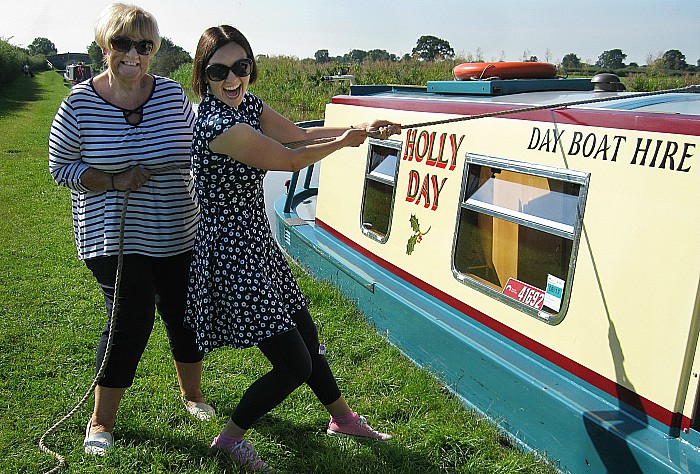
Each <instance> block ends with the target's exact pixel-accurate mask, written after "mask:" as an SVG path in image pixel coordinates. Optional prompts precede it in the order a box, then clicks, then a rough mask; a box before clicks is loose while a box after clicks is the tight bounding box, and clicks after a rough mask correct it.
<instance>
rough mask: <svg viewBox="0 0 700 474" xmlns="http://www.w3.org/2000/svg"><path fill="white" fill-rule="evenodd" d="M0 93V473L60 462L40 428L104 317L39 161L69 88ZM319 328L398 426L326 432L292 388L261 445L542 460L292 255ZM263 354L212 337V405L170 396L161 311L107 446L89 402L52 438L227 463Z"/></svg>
mask: <svg viewBox="0 0 700 474" xmlns="http://www.w3.org/2000/svg"><path fill="white" fill-rule="evenodd" d="M21 79H22V80H20V81H16V82H15V83H13V84H12V86H11V87H9V88H6V89H4V90H3V91H2V92H0V130H2V134H0V203H2V204H1V206H0V324H2V330H1V331H0V367H2V370H3V377H1V378H0V407H2V408H1V409H2V423H0V472H3V473H26V472H45V471H47V470H49V469H51V468H52V467H54V465H55V461H54V460H53V459H52V458H50V457H48V456H45V455H44V454H42V453H41V452H40V451H39V450H38V447H37V442H38V440H39V438H40V437H41V436H42V434H43V433H44V432H45V431H46V429H48V427H49V426H51V425H52V424H53V423H54V422H55V421H56V420H58V419H59V418H61V417H62V416H63V415H64V414H66V413H67V412H68V411H70V410H71V409H72V407H73V406H74V405H75V404H76V403H77V401H78V400H79V399H80V398H81V397H82V396H83V394H84V392H85V390H87V388H88V387H89V386H90V383H91V380H92V375H93V370H94V369H93V365H94V357H95V347H96V343H97V337H98V334H99V332H100V331H101V329H102V326H103V325H104V321H105V315H104V302H103V300H102V298H101V295H100V293H99V291H98V288H97V285H96V284H95V283H94V281H93V280H92V277H91V276H90V275H89V272H88V271H87V270H86V268H85V267H84V265H83V264H82V263H81V262H79V261H78V260H77V258H76V251H75V244H74V242H73V235H72V228H71V225H72V224H71V216H70V202H69V199H70V197H69V192H68V190H67V189H65V188H60V187H58V186H56V185H55V184H54V183H53V181H52V180H51V178H50V176H49V174H48V171H47V147H46V140H47V134H48V129H49V126H50V123H51V120H52V118H53V115H54V113H55V111H56V109H57V107H58V105H59V103H60V101H61V99H62V98H63V97H65V95H66V94H67V92H68V89H67V88H66V87H65V86H64V85H63V83H62V80H61V77H60V76H59V75H58V74H56V73H55V72H46V73H42V74H39V75H37V77H36V78H34V79H32V80H29V79H25V78H21ZM297 275H298V277H299V279H300V284H301V286H302V289H303V290H304V291H305V292H306V294H307V295H308V296H309V298H310V301H311V306H310V309H311V311H312V314H313V315H314V317H315V318H316V320H317V321H318V325H319V330H320V334H321V339H322V340H323V342H324V343H325V344H326V345H327V346H328V348H329V359H330V362H331V364H332V366H333V367H334V369H335V371H336V374H337V376H338V379H339V383H340V385H341V387H342V389H343V391H344V392H345V394H346V397H347V398H348V400H349V401H350V402H351V404H352V405H353V407H354V408H355V409H356V410H357V411H359V412H360V413H363V414H366V415H367V416H368V418H369V419H370V420H371V421H372V422H373V424H374V425H376V426H377V427H378V428H381V429H383V430H387V431H389V432H391V433H392V434H394V435H395V440H393V441H392V442H391V443H388V444H376V443H370V444H366V443H360V442H356V441H354V440H350V439H337V438H331V437H328V436H326V435H325V424H326V423H327V417H326V414H325V412H324V410H323V409H322V408H321V407H320V406H319V404H318V403H317V401H316V400H315V398H314V396H313V394H312V393H311V391H310V390H309V389H308V388H306V387H303V388H301V389H299V390H297V391H296V392H295V393H294V394H293V395H292V396H291V397H289V398H288V399H287V400H286V401H285V402H284V403H283V405H282V406H280V407H278V408H277V409H276V410H274V411H273V412H272V413H270V414H269V415H267V416H265V417H264V418H263V419H262V420H260V422H259V423H258V424H257V425H256V426H255V429H254V430H253V431H252V432H251V438H252V440H253V442H254V443H255V445H256V447H257V448H258V450H259V452H260V453H261V455H262V456H263V457H264V458H266V459H267V460H269V461H270V463H271V464H273V465H274V466H275V467H276V468H277V469H278V470H279V471H280V472H292V473H304V472H314V473H324V472H327V473H337V472H357V473H378V472H379V473H382V472H387V473H439V472H470V473H485V472H488V473H492V472H499V473H515V472H518V473H547V472H552V470H551V468H549V467H548V466H547V465H545V464H544V463H543V462H542V461H541V460H539V459H537V458H536V457H534V456H533V455H531V454H524V453H522V452H519V451H518V450H517V449H514V448H513V447H511V446H509V444H508V443H507V442H506V441H505V440H504V438H503V437H502V436H501V435H500V434H499V433H498V432H497V431H496V430H495V429H494V428H493V426H492V425H490V424H489V423H488V422H486V421H485V420H483V419H482V418H480V417H479V416H476V415H475V414H473V413H471V412H469V411H467V410H464V409H463V407H462V406H461V405H460V404H459V403H458V401H457V400H455V399H454V398H453V397H451V396H449V395H448V394H446V393H445V392H444V391H443V389H442V387H441V386H440V385H439V384H438V383H436V381H435V380H434V379H433V378H432V377H431V376H430V375H429V374H427V373H425V372H424V371H421V370H418V369H416V368H415V367H413V366H412V365H411V364H410V363H409V362H408V361H407V360H406V359H405V358H403V357H402V356H401V355H400V354H399V353H398V351H396V350H395V349H394V348H392V347H391V346H390V345H388V344H387V343H386V342H385V341H384V340H383V339H382V338H381V337H380V336H378V335H377V334H376V333H375V332H374V331H373V330H372V328H371V327H370V326H368V325H367V324H366V323H365V321H364V319H363V318H362V315H361V314H360V313H359V312H358V310H357V309H356V308H355V307H354V306H353V305H351V304H350V303H348V302H347V301H346V300H344V299H343V298H342V297H341V296H340V295H339V294H338V293H337V292H336V291H335V290H334V289H333V288H331V287H329V286H327V285H325V284H319V283H317V282H315V281H313V280H311V279H310V278H308V277H307V276H305V275H304V274H302V273H300V272H299V271H298V270H297ZM265 370H267V362H266V361H265V359H264V358H263V357H261V355H260V354H259V352H258V351H256V350H247V351H235V350H218V351H216V352H214V353H213V354H211V355H210V356H208V357H207V359H206V360H205V375H204V383H203V388H204V392H205V394H206V395H207V397H208V399H209V401H210V402H212V404H213V405H214V406H215V407H216V408H217V409H218V413H219V414H218V416H217V417H216V419H215V420H214V421H212V422H209V423H200V422H197V421H195V420H193V419H191V418H190V417H189V416H188V415H187V414H186V413H185V411H184V410H183V408H182V407H181V405H180V401H179V397H178V395H179V392H178V388H177V383H176V379H175V371H174V368H173V365H172V362H171V359H170V354H169V350H168V346H167V342H166V337H165V333H164V329H163V326H162V324H161V323H157V324H156V329H155V331H154V334H153V336H152V337H151V340H150V342H149V346H148V348H147V350H146V354H145V355H144V357H143V359H142V361H141V364H140V366H139V369H138V374H137V378H136V382H135V384H134V386H133V387H131V388H130V389H129V391H128V392H127V395H126V397H125V399H124V401H123V403H122V406H121V408H120V412H119V418H118V422H117V428H116V430H115V436H116V439H117V444H116V447H117V449H115V450H114V452H113V453H112V454H110V455H109V456H107V457H106V458H104V459H94V458H92V457H88V456H85V455H84V453H83V450H82V445H81V444H82V437H83V430H84V426H85V423H86V420H87V418H88V416H89V414H90V411H91V409H92V402H89V403H88V406H86V407H84V408H83V409H82V410H81V411H80V412H79V413H78V414H77V416H75V417H74V418H72V419H71V420H70V421H69V422H68V423H67V424H66V425H65V426H64V427H63V428H62V429H61V430H60V431H59V432H58V433H56V434H55V435H53V436H52V437H51V438H49V440H48V443H47V444H48V446H49V447H50V448H52V449H54V450H56V451H58V452H60V453H61V454H63V455H64V456H66V458H67V462H68V465H67V469H66V471H65V472H71V473H91V472H101V473H104V472H108V473H120V474H125V473H126V474H129V473H133V474H137V473H138V474H142V473H219V472H238V471H237V470H236V469H234V468H233V467H231V465H230V464H229V463H228V462H227V461H226V460H225V459H223V458H222V457H218V456H216V455H214V454H212V453H211V452H210V451H209V449H208V442H209V441H210V440H211V439H212V438H213V437H214V436H215V435H216V434H217V433H218V431H219V430H220V428H221V427H222V426H223V424H224V423H225V421H226V419H227V416H228V415H229V414H230V413H231V411H232V409H233V407H234V406H235V404H236V402H237V400H238V399H239V397H240V396H241V393H242V391H243V390H244V389H245V388H246V387H247V386H248V385H249V384H250V383H251V382H252V381H253V380H255V379H256V378H257V377H258V376H259V375H260V374H261V373H263V372H264V371H265Z"/></svg>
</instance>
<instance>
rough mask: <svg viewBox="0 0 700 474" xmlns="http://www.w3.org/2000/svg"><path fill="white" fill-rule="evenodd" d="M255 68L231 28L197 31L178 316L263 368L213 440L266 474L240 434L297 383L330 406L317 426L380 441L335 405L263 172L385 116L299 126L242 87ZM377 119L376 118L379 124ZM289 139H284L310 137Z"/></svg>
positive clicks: (368, 128) (342, 143)
mask: <svg viewBox="0 0 700 474" xmlns="http://www.w3.org/2000/svg"><path fill="white" fill-rule="evenodd" d="M256 77H257V66H256V62H255V57H254V55H253V52H252V50H251V47H250V45H249V43H248V40H247V39H246V38H245V37H244V36H243V34H242V33H241V32H240V31H238V30H237V29H235V28H233V27H231V26H220V27H214V28H209V29H208V30H206V31H205V32H204V34H203V35H202V36H201V38H200V40H199V44H198V46H197V51H196V53H195V59H194V66H193V78H192V82H193V89H194V90H195V92H196V93H197V94H198V95H199V97H200V98H201V99H202V102H201V103H200V106H199V109H198V110H199V112H198V118H197V121H196V124H195V132H194V142H193V148H192V150H193V158H192V159H193V162H192V171H193V175H194V178H195V188H196V190H197V194H198V197H199V199H200V204H201V208H202V220H201V222H200V227H199V230H198V233H197V241H196V244H195V250H194V256H193V263H192V270H191V272H190V275H191V283H190V289H189V302H188V308H187V313H186V316H185V321H186V324H189V325H191V326H192V327H193V328H194V329H195V331H196V333H197V341H198V343H199V347H200V349H201V350H202V351H204V352H207V351H211V350H213V349H214V348H216V347H220V346H232V347H236V348H239V349H243V348H247V347H253V346H257V347H258V348H259V349H260V350H261V351H262V353H263V354H264V355H265V357H267V359H268V360H269V361H270V363H271V364H272V369H271V370H270V371H269V372H268V373H267V374H265V375H263V376H262V377H260V378H259V379H258V380H257V381H256V382H254V383H253V384H252V385H251V386H250V387H249V388H248V389H247V390H246V392H245V393H244V394H243V396H242V397H241V399H240V401H239V402H238V405H237V407H236V408H235V410H234V411H233V414H232V415H231V418H230V420H229V421H228V423H227V424H226V426H225V427H224V429H223V430H222V431H221V433H220V434H219V435H218V436H217V437H216V438H215V439H214V441H213V442H212V447H214V448H218V449H221V450H223V451H225V452H226V453H228V455H230V457H231V458H232V460H233V461H234V462H235V463H236V464H238V465H241V466H244V467H245V468H246V469H248V470H252V471H267V470H269V466H268V464H267V463H265V462H264V461H262V460H261V459H260V458H259V457H258V455H257V453H256V451H255V449H254V448H253V446H252V445H251V443H250V441H248V440H246V439H244V435H245V433H246V431H247V430H248V429H249V428H251V426H252V425H253V423H254V422H255V421H256V420H258V419H259V418H260V417H261V416H262V415H264V414H265V413H267V412H268V411H270V410H272V409H273V408H274V407H276V406H277V405H278V404H279V403H281V402H282V400H284V399H285V398H286V397H287V396H288V395H289V394H290V393H291V392H292V391H294V390H295V389H296V388H297V387H299V386H300V385H301V384H303V383H306V384H307V385H308V386H309V387H311V389H312V390H313V391H314V393H315V395H316V397H317V398H318V400H319V401H320V402H321V403H322V404H323V405H324V406H325V408H326V410H327V411H328V412H329V413H330V415H331V420H330V423H329V426H328V428H327V432H328V433H329V434H332V435H346V436H356V437H361V438H369V439H375V440H381V441H386V440H388V439H389V438H391V436H390V435H387V434H384V433H380V432H378V431H376V430H374V429H372V428H371V427H370V426H369V425H368V424H367V421H366V420H365V418H364V417H361V416H358V415H357V414H356V413H355V412H353V411H352V410H351V409H350V407H349V406H348V404H347V403H346V402H345V399H344V398H343V396H342V394H341V393H340V390H339V389H338V385H337V384H336V380H335V378H334V376H333V373H332V372H331V369H330V367H329V366H328V362H327V361H326V358H325V356H324V355H323V350H322V348H321V346H320V345H319V340H318V332H317V330H316V326H315V324H314V322H313V320H312V319H311V316H310V314H309V312H308V310H307V309H306V300H305V298H304V296H303V295H302V294H301V291H300V290H299V287H298V286H297V283H296V281H295V280H294V277H293V276H292V273H291V271H290V268H289V265H288V264H287V262H286V260H285V258H284V256H283V254H282V252H281V250H280V248H279V246H278V245H277V243H276V242H275V240H274V238H273V237H272V232H271V230H270V225H269V222H268V220H267V217H266V214H265V205H264V202H263V190H262V189H263V188H262V182H263V178H264V176H265V173H266V172H267V170H289V171H293V170H299V169H301V168H304V167H306V166H308V165H310V164H311V163H314V162H317V161H319V160H321V159H322V158H324V157H325V156H327V155H329V154H331V153H332V152H333V151H336V150H339V149H341V148H343V147H347V146H359V145H360V144H362V143H363V142H364V141H365V139H366V138H367V135H368V133H369V132H378V133H380V134H384V136H387V135H388V134H389V133H390V132H392V131H395V130H397V129H396V128H395V125H396V124H391V123H389V122H387V121H379V120H377V121H374V122H372V123H370V124H363V125H360V126H356V127H349V128H348V127H345V128H331V127H317V128H312V129H302V128H299V127H297V126H296V125H295V124H293V123H292V122H290V121H289V120H287V119H286V118H284V117H282V116H281V115H279V114H278V113H277V112H275V111H274V110H273V109H271V108H270V107H269V106H268V105H267V104H265V103H264V102H263V101H262V100H260V99H259V98H258V97H256V96H255V95H253V94H251V93H250V92H248V91H247V88H248V85H249V84H251V83H252V82H254V81H255V79H256ZM380 127H383V128H382V129H381V130H380ZM319 138H321V139H327V140H322V141H323V143H313V144H310V145H307V146H303V147H299V148H294V149H291V148H288V147H285V146H283V145H282V144H283V143H290V142H298V141H304V140H309V139H311V140H313V139H319Z"/></svg>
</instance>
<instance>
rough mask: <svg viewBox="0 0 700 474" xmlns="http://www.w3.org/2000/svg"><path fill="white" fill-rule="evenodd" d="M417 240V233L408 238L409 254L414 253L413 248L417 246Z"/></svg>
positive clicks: (407, 249) (407, 248)
mask: <svg viewBox="0 0 700 474" xmlns="http://www.w3.org/2000/svg"><path fill="white" fill-rule="evenodd" d="M417 241H418V236H417V235H414V236H412V237H411V238H410V239H408V243H407V244H406V253H407V254H408V255H411V254H412V253H413V249H415V248H416V242H417Z"/></svg>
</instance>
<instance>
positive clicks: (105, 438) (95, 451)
mask: <svg viewBox="0 0 700 474" xmlns="http://www.w3.org/2000/svg"><path fill="white" fill-rule="evenodd" d="M91 427H92V418H90V419H89V420H88V424H87V428H85V440H84V441H83V446H84V447H85V454H92V455H95V456H104V455H105V454H107V451H109V450H110V449H112V445H113V444H114V438H113V437H112V434H111V433H107V432H106V431H99V432H97V433H92V434H90V428H91Z"/></svg>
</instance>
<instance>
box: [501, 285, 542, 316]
mask: <svg viewBox="0 0 700 474" xmlns="http://www.w3.org/2000/svg"><path fill="white" fill-rule="evenodd" d="M503 294H504V295H506V296H508V297H510V298H513V299H515V300H518V301H520V302H521V303H524V304H526V305H528V306H531V307H533V308H536V309H542V306H543V305H544V295H545V292H544V290H540V289H539V288H537V287H534V286H532V285H528V284H527V283H525V282H522V281H520V280H516V279H515V278H509V279H508V283H506V286H504V287H503Z"/></svg>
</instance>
